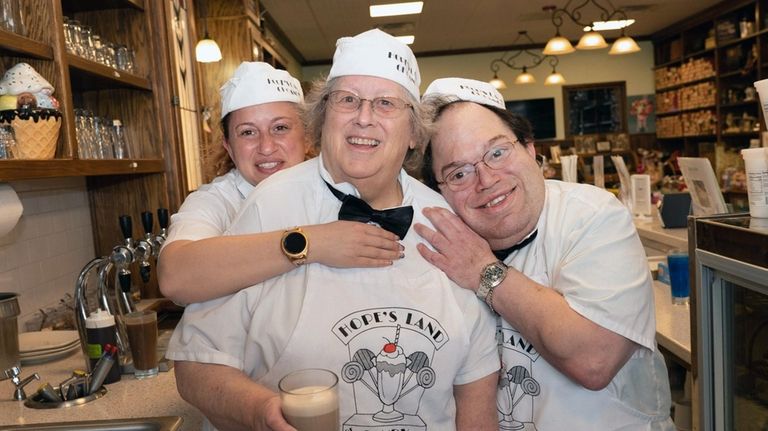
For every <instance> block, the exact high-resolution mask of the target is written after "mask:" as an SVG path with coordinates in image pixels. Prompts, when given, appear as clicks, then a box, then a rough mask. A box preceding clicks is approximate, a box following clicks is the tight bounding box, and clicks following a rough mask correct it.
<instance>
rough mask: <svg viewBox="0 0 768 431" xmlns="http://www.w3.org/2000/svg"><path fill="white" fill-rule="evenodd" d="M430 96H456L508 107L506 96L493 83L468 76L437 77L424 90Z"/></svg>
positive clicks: (470, 100)
mask: <svg viewBox="0 0 768 431" xmlns="http://www.w3.org/2000/svg"><path fill="white" fill-rule="evenodd" d="M429 96H444V97H449V98H450V97H455V98H456V99H458V100H465V101H467V102H475V103H480V104H483V105H490V106H495V107H497V108H501V109H506V106H505V105H504V97H502V95H501V93H499V90H497V89H496V88H494V87H493V85H491V84H489V83H487V82H483V81H478V80H475V79H466V78H440V79H435V80H434V81H432V83H431V84H429V87H427V91H425V92H424V98H425V99H426V98H427V97H429Z"/></svg>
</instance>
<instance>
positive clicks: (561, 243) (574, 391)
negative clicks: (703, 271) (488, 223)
mask: <svg viewBox="0 0 768 431" xmlns="http://www.w3.org/2000/svg"><path fill="white" fill-rule="evenodd" d="M546 194H547V196H546V201H545V205H544V208H543V211H542V214H541V217H540V219H539V222H538V225H537V229H538V234H537V236H536V238H535V239H534V240H533V242H531V244H529V245H528V246H526V247H524V248H523V249H521V250H518V251H515V252H513V253H512V254H511V255H510V256H509V257H507V259H506V260H505V263H506V264H507V265H509V266H511V267H514V268H516V269H518V270H519V271H521V272H523V273H524V274H525V275H527V276H528V277H530V278H531V279H533V280H534V281H536V282H538V283H541V284H543V285H545V286H550V287H551V288H552V289H555V290H556V291H557V292H558V293H560V294H561V295H563V297H564V298H565V300H566V301H567V302H568V304H569V305H570V307H571V308H572V309H573V310H575V311H576V312H577V313H579V314H581V315H582V316H584V317H586V318H587V319H589V320H591V321H593V322H595V323H596V324H598V325H600V326H602V327H604V328H606V329H609V330H611V331H613V332H615V333H617V334H619V335H622V336H624V337H626V338H628V339H629V340H632V341H634V342H636V343H637V344H639V345H640V346H642V347H641V348H639V349H638V350H637V351H636V352H635V353H634V354H633V355H632V357H631V358H630V359H629V361H628V362H627V363H626V364H625V366H624V367H623V368H622V369H621V370H620V371H619V372H618V374H617V375H616V377H615V378H614V379H613V381H612V382H611V383H610V384H609V385H608V386H607V387H606V388H605V389H603V390H600V391H591V390H588V389H586V388H584V387H583V386H581V385H579V384H577V383H574V382H573V381H571V380H570V379H568V378H567V377H566V376H564V375H563V374H562V373H560V372H559V371H558V370H556V369H555V368H553V367H552V366H551V365H550V364H548V363H547V362H546V360H544V359H543V358H542V357H540V356H539V354H538V352H536V346H533V345H531V344H530V343H529V342H528V340H526V339H525V338H523V337H522V336H521V335H520V333H519V332H517V330H516V329H515V328H512V327H511V326H509V324H508V323H507V322H503V325H502V327H503V329H502V336H503V341H504V343H503V347H504V349H503V352H504V353H503V358H504V360H503V362H504V367H505V368H506V370H507V377H508V382H509V385H508V386H506V387H502V388H500V390H499V397H498V401H499V402H498V408H499V417H500V426H501V427H502V428H503V427H504V426H510V425H511V424H520V425H522V427H523V428H525V429H526V430H527V429H536V430H538V431H549V430H552V431H556V430H557V431H559V430H565V429H567V430H570V431H579V430H583V431H588V430H589V431H592V430H596V429H600V430H619V429H621V430H674V429H675V428H674V425H673V423H672V421H671V419H670V417H669V411H670V403H671V399H670V390H669V381H668V378H667V371H666V366H665V365H664V359H663V357H662V356H661V354H660V352H659V351H658V350H657V348H656V342H655V335H656V320H655V310H654V298H653V290H652V279H651V275H650V272H649V271H648V265H647V263H646V257H645V252H644V249H643V247H642V244H641V243H640V239H639V237H638V235H637V231H636V230H635V227H634V224H633V222H632V216H631V214H630V213H629V211H627V209H626V208H625V207H624V206H623V205H622V204H621V203H620V202H619V201H618V200H617V199H616V198H615V197H614V196H613V195H612V194H610V193H609V192H606V191H605V190H602V189H599V188H597V187H593V186H590V185H585V184H575V183H567V182H561V181H552V180H548V181H547V182H546ZM552 318H557V316H552ZM584 348H585V349H589V348H591V347H590V346H584ZM520 429H522V428H520Z"/></svg>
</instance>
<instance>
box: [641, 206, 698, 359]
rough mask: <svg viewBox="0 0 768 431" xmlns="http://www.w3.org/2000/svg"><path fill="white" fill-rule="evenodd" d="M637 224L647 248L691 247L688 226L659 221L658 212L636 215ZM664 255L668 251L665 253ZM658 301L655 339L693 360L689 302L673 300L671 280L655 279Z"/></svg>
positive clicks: (683, 357)
mask: <svg viewBox="0 0 768 431" xmlns="http://www.w3.org/2000/svg"><path fill="white" fill-rule="evenodd" d="M635 227H636V228H637V233H638V235H639V236H640V240H641V241H642V242H643V245H644V246H645V247H646V248H651V249H654V250H658V251H660V252H665V251H668V250H672V249H678V250H688V229H686V228H674V229H666V228H663V227H661V224H660V223H659V218H658V213H656V212H655V211H654V215H653V217H651V218H648V219H646V220H642V219H635ZM664 255H665V254H664ZM659 257H660V256H649V257H648V258H649V259H648V260H649V262H651V263H652V262H658V261H659ZM653 295H654V299H655V303H656V341H657V342H658V343H659V345H660V346H662V347H664V348H665V349H667V350H668V351H669V352H670V353H672V354H674V355H675V356H677V357H678V358H679V359H680V360H682V361H683V362H684V363H686V364H688V365H690V364H691V311H690V308H689V305H687V304H686V305H674V304H672V294H671V292H670V287H669V285H668V284H664V283H662V282H660V281H657V280H654V281H653Z"/></svg>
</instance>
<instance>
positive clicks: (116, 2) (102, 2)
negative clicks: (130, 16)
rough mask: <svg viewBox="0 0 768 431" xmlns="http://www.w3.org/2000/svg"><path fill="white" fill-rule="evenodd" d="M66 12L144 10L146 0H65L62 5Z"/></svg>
mask: <svg viewBox="0 0 768 431" xmlns="http://www.w3.org/2000/svg"><path fill="white" fill-rule="evenodd" d="M61 8H62V10H63V11H64V14H65V15H66V14H68V13H74V12H90V11H97V10H105V9H125V8H133V9H137V10H142V11H143V10H144V0H63V1H62V5H61Z"/></svg>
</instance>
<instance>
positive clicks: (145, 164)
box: [0, 159, 165, 181]
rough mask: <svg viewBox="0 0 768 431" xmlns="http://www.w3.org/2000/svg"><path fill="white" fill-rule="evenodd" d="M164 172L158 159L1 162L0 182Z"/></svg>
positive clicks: (162, 165)
mask: <svg viewBox="0 0 768 431" xmlns="http://www.w3.org/2000/svg"><path fill="white" fill-rule="evenodd" d="M164 170H165V166H164V162H163V161H162V160H159V159H142V160H72V159H53V160H0V181H8V180H20V179H34V178H53V177H82V176H95V175H117V174H146V173H159V172H163V171H164Z"/></svg>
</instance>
